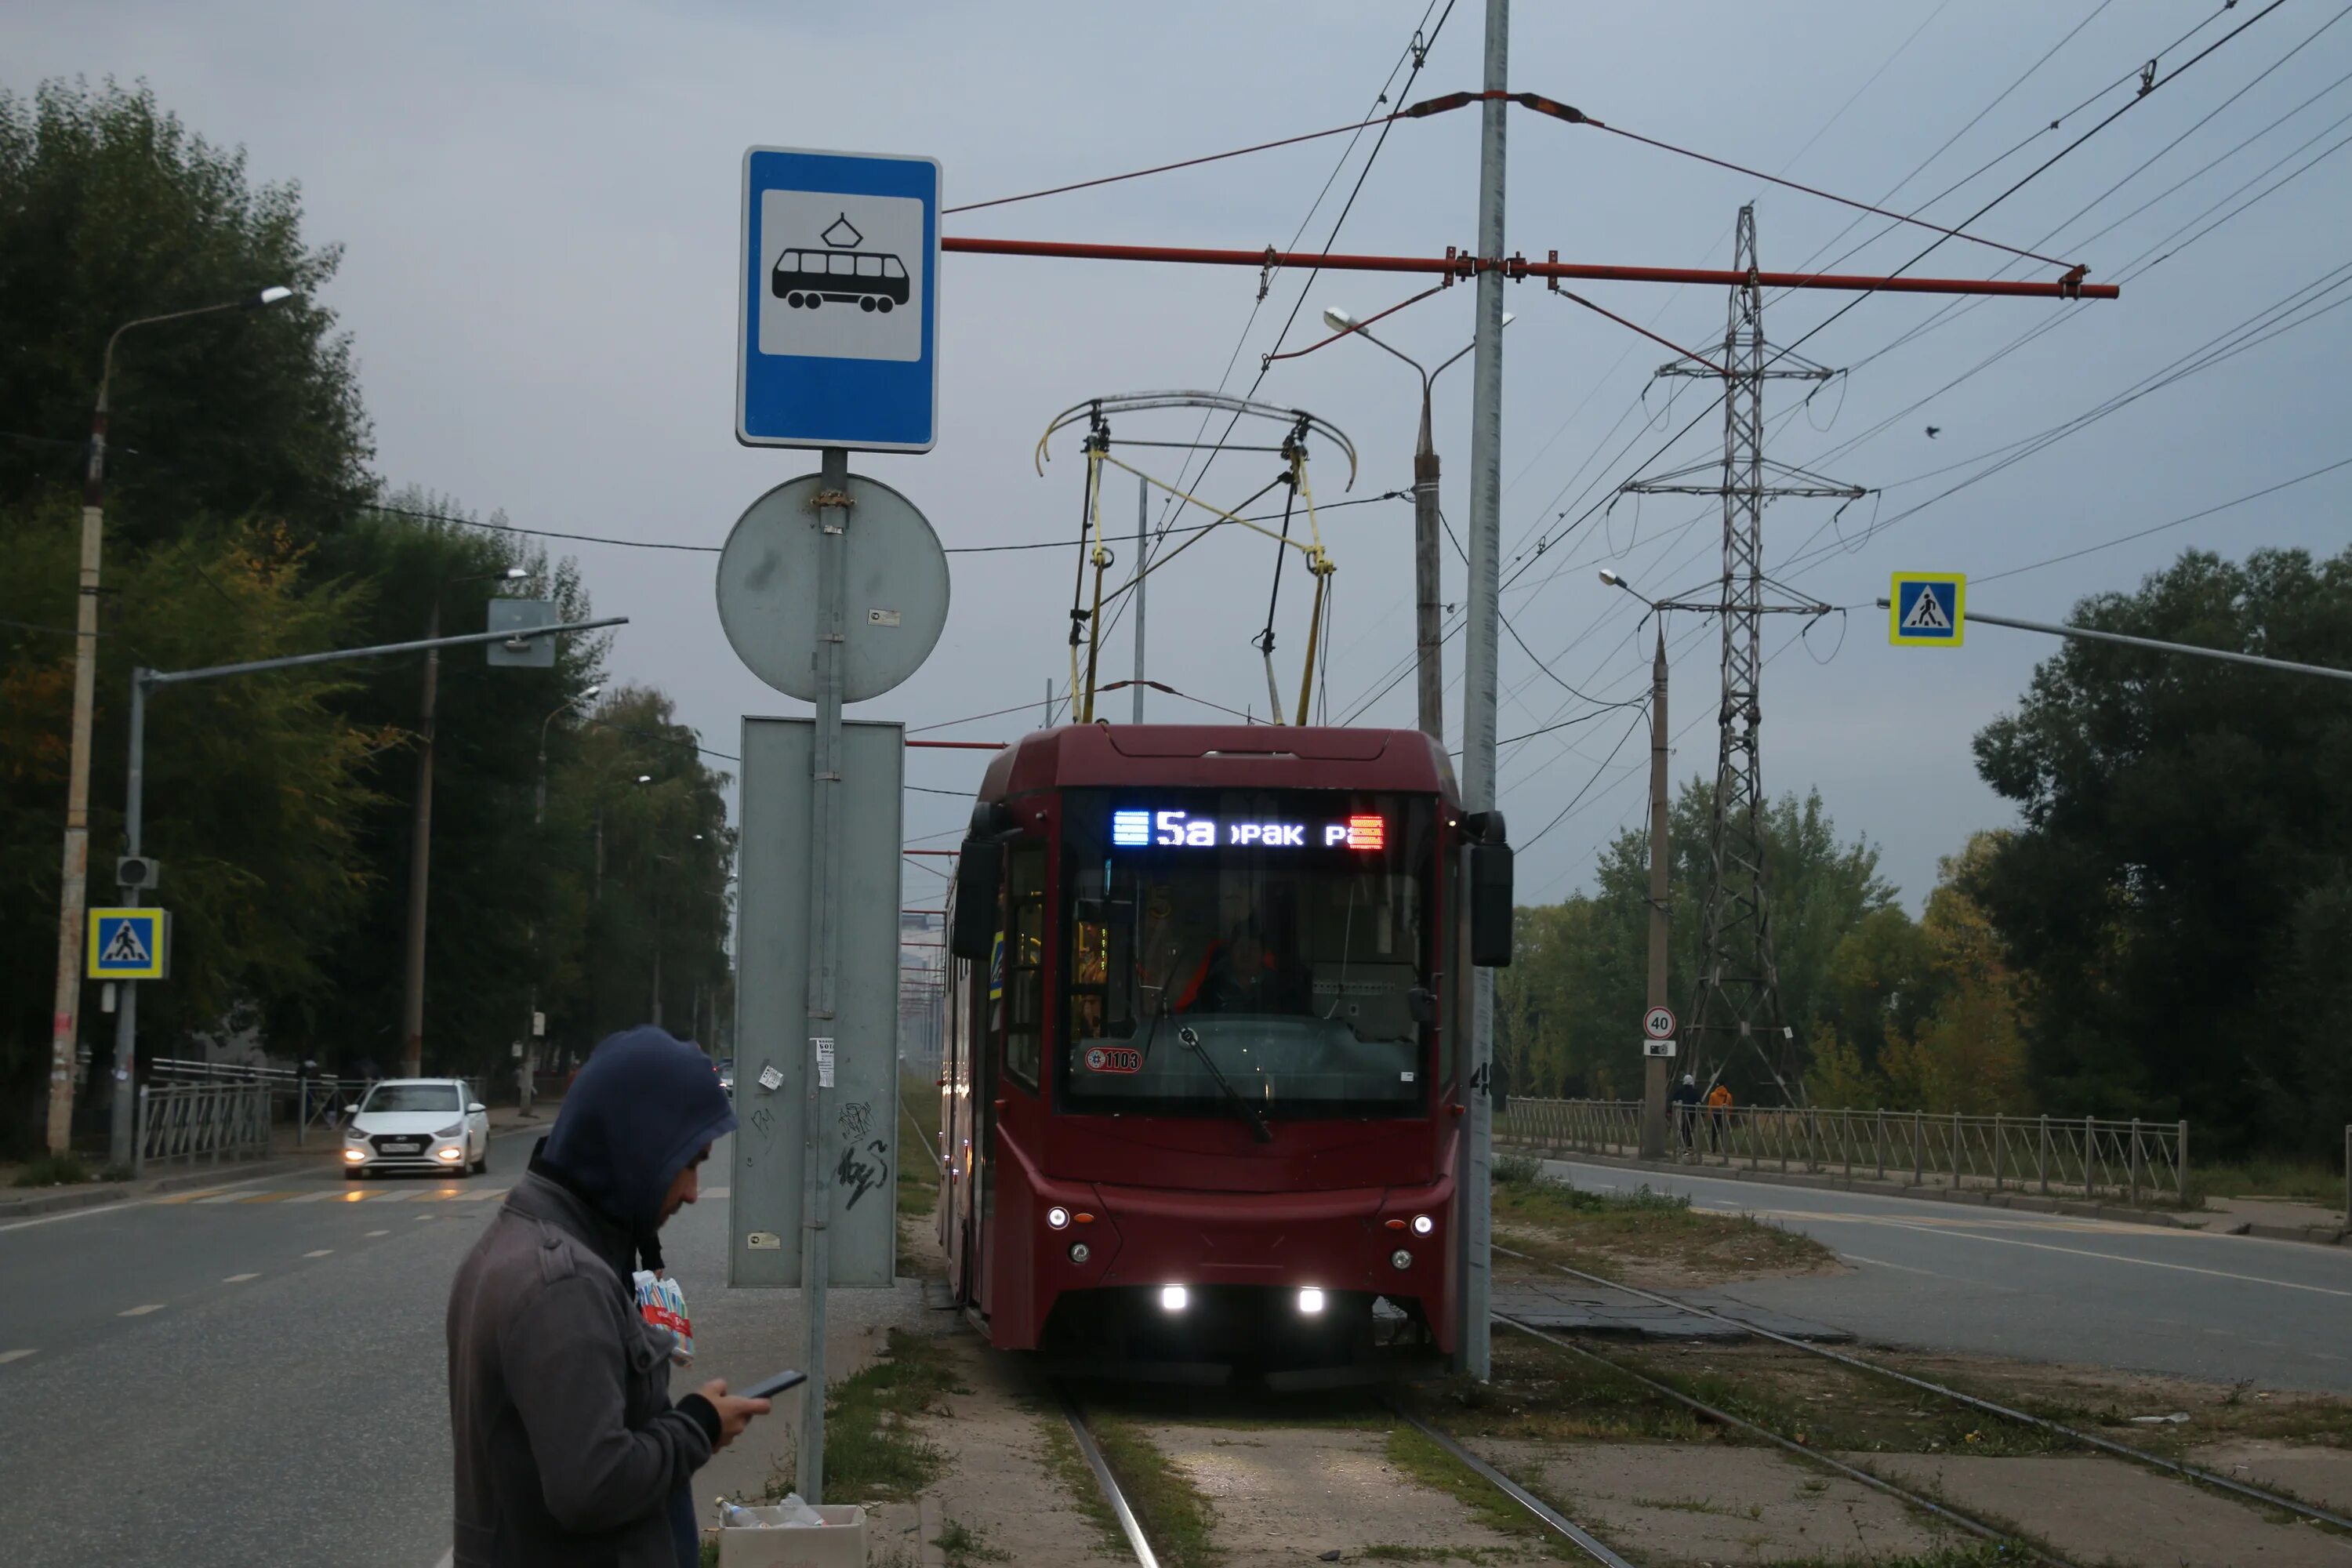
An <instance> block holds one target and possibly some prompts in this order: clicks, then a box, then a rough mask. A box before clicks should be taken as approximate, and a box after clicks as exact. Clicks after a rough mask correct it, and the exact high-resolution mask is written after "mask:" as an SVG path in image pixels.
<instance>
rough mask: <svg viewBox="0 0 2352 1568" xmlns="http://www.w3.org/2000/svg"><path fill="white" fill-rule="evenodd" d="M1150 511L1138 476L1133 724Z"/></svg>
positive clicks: (1138, 697)
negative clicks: (1145, 543) (1145, 541)
mask: <svg viewBox="0 0 2352 1568" xmlns="http://www.w3.org/2000/svg"><path fill="white" fill-rule="evenodd" d="M1150 510H1151V485H1150V481H1149V480H1147V479H1144V477H1143V476H1142V475H1140V474H1138V475H1137V476H1136V477H1135V572H1136V577H1135V716H1134V719H1133V722H1135V723H1138V724H1140V723H1142V722H1143V590H1144V587H1145V585H1146V584H1149V583H1150V581H1151V579H1150V576H1148V575H1146V574H1145V573H1144V567H1145V566H1147V565H1148V564H1150V563H1149V562H1147V561H1146V560H1145V559H1144V548H1145V547H1144V542H1143V530H1144V525H1145V524H1146V522H1147V521H1149V518H1150Z"/></svg>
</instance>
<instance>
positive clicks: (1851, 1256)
mask: <svg viewBox="0 0 2352 1568" xmlns="http://www.w3.org/2000/svg"><path fill="white" fill-rule="evenodd" d="M1838 1256H1839V1257H1840V1258H1844V1259H1845V1260H1846V1261H1847V1262H1849V1263H1867V1264H1869V1265H1870V1266H1871V1267H1872V1268H1899V1269H1901V1270H1902V1271H1903V1272H1904V1273H1906V1274H1925V1275H1926V1276H1927V1278H1928V1279H1949V1280H1951V1281H1952V1282H1953V1283H1954V1284H1956V1285H1973V1286H1975V1287H1976V1288H1977V1289H1980V1290H2000V1291H2003V1292H2005V1293H2006V1294H2009V1295H2011V1296H2018V1295H2022V1294H2024V1292H2023V1291H2021V1290H2020V1289H2018V1288H2017V1287H2016V1286H2014V1285H1996V1284H1994V1283H1993V1282H1992V1281H1991V1280H1990V1279H1969V1277H1968V1276H1967V1275H1965V1274H1938V1273H1937V1271H1936V1270H1934V1269H1932V1268H1914V1267H1912V1266H1911V1265H1910V1264H1908V1263H1889V1262H1887V1261H1886V1260H1885V1258H1864V1256H1863V1255H1862V1254H1861V1253H1859V1252H1841V1253H1839V1254H1838Z"/></svg>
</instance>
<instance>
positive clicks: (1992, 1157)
mask: <svg viewBox="0 0 2352 1568" xmlns="http://www.w3.org/2000/svg"><path fill="white" fill-rule="evenodd" d="M1495 1138H1496V1142H1505V1143H1512V1144H1517V1145H1519V1146H1522V1147H1527V1148H1532V1149H1538V1150H1543V1151H1547V1152H1559V1153H1570V1152H1581V1153H1591V1154H1611V1155H1620V1156H1624V1157H1627V1158H1631V1157H1633V1155H1635V1154H1637V1153H1638V1152H1640V1149H1641V1144H1642V1102H1641V1101H1639V1100H1520V1099H1517V1098H1516V1097H1515V1098H1514V1099H1512V1100H1511V1101H1510V1105H1509V1108H1508V1110H1505V1111H1504V1112H1502V1113H1501V1114H1499V1115H1497V1116H1496V1118H1495ZM1666 1138H1667V1148H1668V1152H1669V1153H1670V1154H1672V1155H1674V1156H1675V1157H1677V1158H1679V1159H1682V1160H1685V1161H1688V1162H1691V1163H1696V1164H1700V1165H1716V1166H1722V1167H1727V1168H1732V1169H1744V1170H1766V1169H1770V1170H1776V1171H1788V1172H1804V1173H1811V1174H1820V1173H1831V1172H1834V1173H1838V1174H1840V1175H1843V1176H1846V1177H1848V1178H1853V1177H1858V1176H1866V1177H1870V1178H1873V1179H1875V1180H1878V1181H1900V1182H1907V1183H1909V1184H1911V1185H1913V1186H1929V1185H1937V1186H1948V1187H1972V1188H1973V1187H1984V1188H1990V1189H1992V1190H1993V1191H1996V1192H2000V1191H2019V1192H2024V1191H2032V1192H2042V1193H2055V1194H2068V1193H2079V1194H2083V1195H2084V1196H2086V1197H2105V1196H2116V1197H2121V1198H2123V1199H2125V1200H2126V1202H2129V1203H2134V1204H2137V1203H2139V1202H2141V1201H2142V1200H2143V1199H2165V1198H2169V1199H2171V1200H2172V1201H2174V1202H2176V1203H2178V1202H2183V1201H2186V1198H2187V1195H2188V1191H2189V1123H2187V1122H2186V1121H2177V1122H2176V1121H2141V1120H2139V1119H2138V1118H2137V1117H2135V1118H2133V1119H2131V1120H2129V1121H2123V1120H2117V1119H2102V1118H2100V1117H2095V1116H2083V1117H2054V1116H1961V1115H1958V1114H1952V1115H1944V1116H1938V1115H1933V1114H1930V1113H1929V1112H1927V1111H1924V1110H1908V1111H1906V1110H1806V1109H1800V1108H1789V1107H1780V1106H1753V1105H1739V1106H1727V1107H1724V1108H1722V1109H1720V1110H1715V1109H1709V1108H1707V1107H1704V1106H1702V1107H1699V1108H1697V1109H1696V1110H1691V1111H1687V1112H1684V1111H1679V1110H1677V1111H1674V1112H1670V1113H1669V1116H1668V1120H1667V1129H1666Z"/></svg>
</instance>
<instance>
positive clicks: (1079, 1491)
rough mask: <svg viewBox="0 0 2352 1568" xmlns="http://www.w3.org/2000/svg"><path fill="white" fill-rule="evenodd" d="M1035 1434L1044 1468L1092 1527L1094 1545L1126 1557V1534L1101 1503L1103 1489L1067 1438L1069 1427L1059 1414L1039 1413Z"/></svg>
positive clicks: (1068, 1437) (1107, 1507)
mask: <svg viewBox="0 0 2352 1568" xmlns="http://www.w3.org/2000/svg"><path fill="white" fill-rule="evenodd" d="M1037 1434H1038V1437H1039V1439H1040V1440H1041V1441H1042V1442H1043V1444H1044V1445H1045V1465H1046V1468H1048V1469H1050V1470H1051V1471H1052V1472H1053V1474H1054V1479H1055V1480H1057V1481H1059V1482H1060V1483H1061V1485H1062V1495H1063V1496H1065V1497H1066V1498H1068V1499H1069V1500H1070V1501H1071V1502H1072V1503H1073V1504H1074V1505H1076V1508H1077V1510H1078V1512H1079V1513H1081V1514H1082V1515H1084V1516H1085V1517H1086V1521H1087V1523H1088V1524H1090V1525H1092V1526H1094V1530H1095V1538H1096V1542H1097V1544H1098V1545H1099V1546H1101V1547H1102V1549H1103V1550H1104V1551H1106V1552H1113V1553H1116V1554H1117V1555H1118V1556H1119V1557H1121V1558H1124V1557H1126V1556H1128V1555H1129V1552H1128V1546H1127V1532H1126V1531H1123V1530H1121V1529H1120V1528H1119V1527H1118V1516H1117V1515H1116V1514H1114V1513H1112V1512H1111V1510H1110V1504H1109V1503H1108V1502H1107V1501H1106V1500H1104V1498H1103V1495H1102V1488H1101V1487H1099V1486H1097V1485H1096V1484H1095V1472H1094V1468H1093V1467H1092V1466H1090V1465H1088V1464H1087V1457H1086V1455H1084V1454H1082V1453H1080V1452H1079V1451H1078V1440H1077V1438H1076V1437H1074V1436H1071V1435H1070V1424H1069V1423H1068V1422H1067V1421H1065V1420H1064V1419H1062V1417H1061V1415H1059V1414H1058V1413H1055V1412H1040V1413H1039V1415H1038V1416H1037Z"/></svg>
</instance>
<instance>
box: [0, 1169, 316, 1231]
mask: <svg viewBox="0 0 2352 1568" xmlns="http://www.w3.org/2000/svg"><path fill="white" fill-rule="evenodd" d="M268 1180H269V1178H268V1176H247V1178H246V1179H245V1180H244V1181H241V1182H231V1183H229V1184H227V1185H228V1186H229V1187H249V1186H251V1185H253V1184H254V1183H256V1182H266V1181H268ZM202 1190H203V1191H205V1192H207V1193H217V1192H225V1191H226V1190H227V1187H205V1188H204V1189H202ZM195 1195H196V1194H194V1193H180V1194H173V1195H172V1196H170V1197H163V1198H131V1199H129V1200H128V1201H126V1202H123V1203H119V1204H92V1205H89V1207H88V1208H79V1209H68V1210H66V1211H65V1212H64V1213H63V1214H45V1215H42V1216H41V1217H40V1218H38V1219H19V1220H11V1221H10V1222H9V1223H8V1224H6V1225H0V1231H11V1230H30V1229H31V1228H32V1227H33V1226H37V1225H62V1224H64V1223H65V1222H66V1221H68V1220H73V1219H89V1218H90V1217H91V1216H93V1215H108V1214H121V1213H123V1212H124V1211H126V1210H129V1209H143V1208H152V1207H153V1206H155V1205H158V1204H177V1203H185V1202H186V1201H187V1200H188V1199H189V1198H191V1197H194V1196H195Z"/></svg>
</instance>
